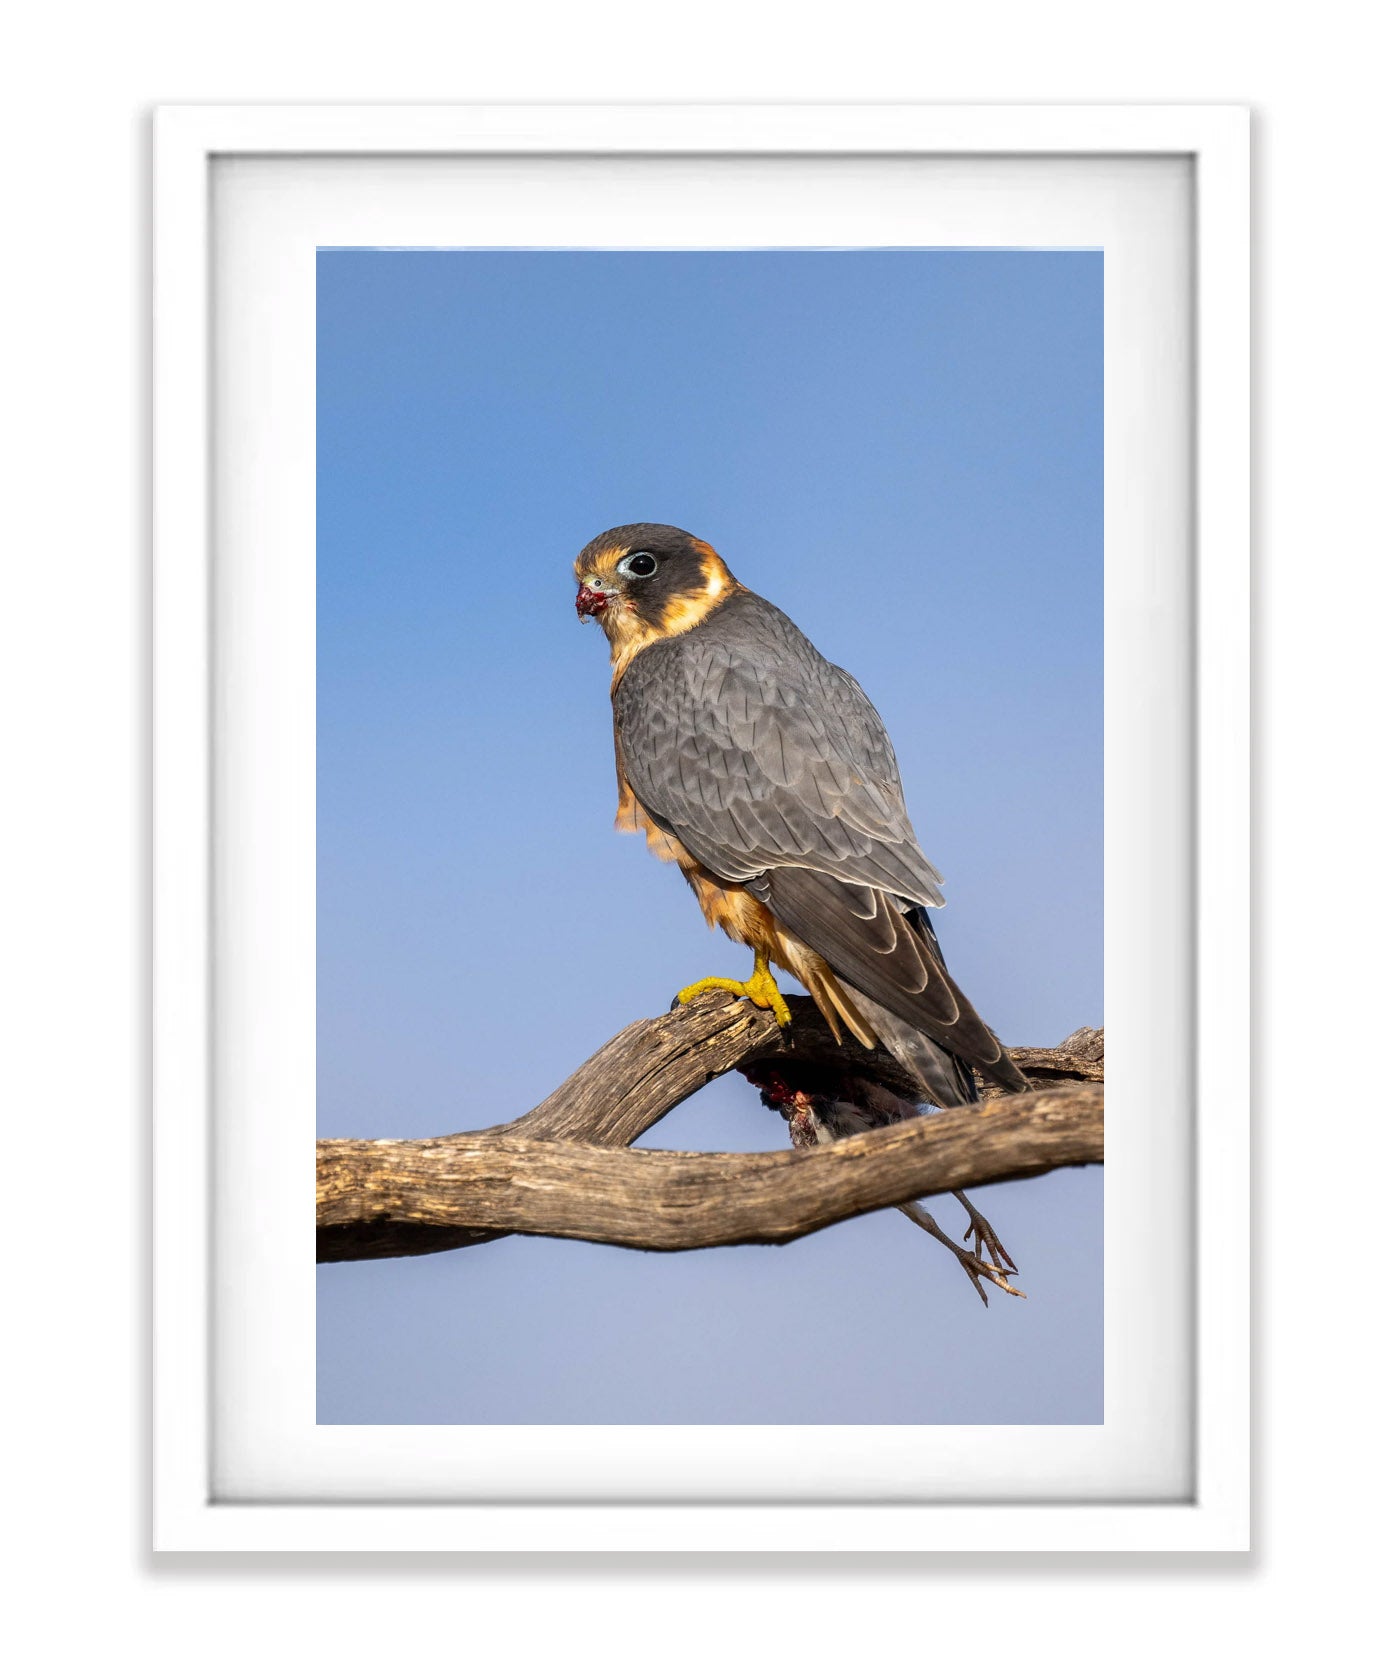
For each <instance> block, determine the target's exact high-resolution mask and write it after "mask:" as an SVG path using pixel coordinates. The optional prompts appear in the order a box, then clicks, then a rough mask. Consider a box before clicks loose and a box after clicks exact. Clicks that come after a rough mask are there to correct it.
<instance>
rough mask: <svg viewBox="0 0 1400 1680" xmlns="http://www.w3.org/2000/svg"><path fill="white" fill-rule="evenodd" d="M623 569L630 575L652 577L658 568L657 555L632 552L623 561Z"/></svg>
mask: <svg viewBox="0 0 1400 1680" xmlns="http://www.w3.org/2000/svg"><path fill="white" fill-rule="evenodd" d="M619 569H620V570H621V571H624V572H626V573H627V574H628V575H629V576H630V577H650V576H651V574H652V573H653V572H654V571H655V570H656V556H655V555H654V554H631V555H629V556H628V557H627V559H626V560H624V561H623V562H622V565H621V567H620V568H619Z"/></svg>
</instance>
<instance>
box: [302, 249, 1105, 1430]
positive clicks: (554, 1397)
mask: <svg viewBox="0 0 1400 1680" xmlns="http://www.w3.org/2000/svg"><path fill="white" fill-rule="evenodd" d="M317 308H318V510H319V531H318V579H319V583H318V589H319V595H318V612H319V631H318V704H319V712H318V750H319V758H318V823H319V827H318V869H319V874H318V915H319V922H318V939H319V946H318V1015H319V1047H318V1065H319V1129H320V1132H321V1134H322V1135H323V1136H361V1137H386V1136H418V1135H423V1136H427V1135H431V1134H434V1133H438V1132H444V1131H453V1130H461V1129H465V1128H468V1127H474V1126H485V1125H491V1124H494V1123H496V1122H499V1121H502V1120H507V1119H510V1118H513V1117H514V1116H515V1115H517V1114H520V1113H523V1112H524V1111H525V1110H526V1109H528V1108H530V1107H531V1106H532V1105H533V1104H534V1103H536V1102H537V1101H538V1100H539V1099H540V1098H541V1097H543V1096H544V1095H545V1094H546V1093H547V1092H548V1091H550V1090H551V1089H552V1088H553V1087H554V1086H555V1085H556V1084H558V1083H559V1081H560V1080H561V1079H563V1078H564V1077H565V1076H566V1075H567V1074H568V1073H569V1072H571V1071H572V1070H573V1069H574V1068H575V1067H576V1066H577V1065H578V1064H579V1063H580V1062H581V1061H583V1060H584V1059H585V1057H587V1056H588V1055H589V1054H591V1053H592V1051H594V1050H595V1049H596V1048H597V1047H598V1046H599V1045H600V1044H602V1043H603V1042H604V1041H605V1040H606V1039H607V1038H609V1037H611V1035H612V1034H613V1033H614V1032H616V1031H617V1030H618V1029H619V1028H620V1027H621V1026H622V1025H624V1024H625V1023H626V1022H628V1021H631V1020H635V1019H636V1018H638V1017H639V1016H644V1015H654V1014H659V1013H661V1012H662V1011H664V1010H665V1008H666V1007H667V1005H668V1003H669V1001H670V999H671V997H672V996H673V995H674V993H675V992H676V991H677V990H678V989H679V987H680V986H682V985H683V984H685V983H687V982H688V981H690V980H694V979H697V978H699V977H700V976H701V975H703V974H709V973H714V972H719V973H732V974H736V975H745V974H747V972H748V967H749V962H748V958H747V954H746V953H745V952H744V951H742V950H741V949H740V948H738V947H736V946H732V945H730V944H729V942H728V941H726V940H725V939H724V938H723V936H722V935H720V934H717V933H711V932H710V931H709V930H708V929H707V928H706V927H705V925H704V922H703V920H702V919H701V917H700V915H699V913H698V911H697V909H696V907H695V904H694V901H693V899H692V897H691V895H690V892H689V890H688V889H687V888H686V886H685V884H684V882H683V881H682V879H681V877H680V875H679V873H678V872H677V871H676V870H674V869H673V868H669V867H667V866H663V865H662V864H660V863H658V862H657V861H655V860H654V859H653V858H651V857H650V856H649V855H648V853H647V852H646V849H645V846H644V845H643V843H642V842H641V840H640V839H639V838H638V837H636V836H623V835H618V834H616V833H614V832H613V829H612V814H613V807H614V802H615V784H614V777H613V762H612V743H611V732H610V721H609V708H608V694H607V689H608V667H607V657H606V647H605V643H604V639H603V636H602V632H601V631H600V630H599V629H598V628H597V627H596V626H595V625H592V624H590V625H588V626H586V627H580V626H579V624H578V623H577V622H576V620H575V617H574V613H573V593H574V585H573V581H572V577H571V572H570V565H571V562H572V560H573V557H574V555H575V554H576V553H577V551H578V550H579V548H581V547H582V546H583V544H584V543H585V542H586V541H587V540H588V539H589V538H590V537H592V536H594V535H595V534H596V533H597V532H598V531H600V530H603V529H604V528H606V527H608V526H611V525H616V524H622V523H625V522H630V521H632V520H659V521H664V522H666V523H670V524H676V525H681V526H684V527H685V528H686V529H688V530H691V531H694V532H696V533H697V534H698V535H700V536H703V537H705V538H707V539H708V540H709V541H711V542H713V543H714V544H715V546H716V547H717V548H718V549H719V551H720V552H721V553H722V554H723V555H724V556H725V558H726V559H727V560H728V561H729V563H730V565H731V567H732V568H733V570H734V571H735V572H736V574H737V575H738V576H739V577H740V578H741V579H742V580H743V581H744V582H745V583H747V584H748V585H749V586H750V587H751V588H753V589H755V590H757V591H758V592H759V593H760V594H763V595H766V596H768V597H769V598H771V599H772V600H774V601H776V602H777V603H778V604H779V605H780V606H782V607H783V608H784V610H785V611H787V612H788V613H789V614H790V615H791V616H792V617H793V618H794V619H796V620H797V622H798V623H799V624H800V625H801V626H802V628H803V629H804V630H805V631H806V632H807V634H808V635H809V636H810V637H811V638H812V640H813V641H815V642H816V644H817V645H818V647H820V648H821V649H822V651H823V652H824V653H826V654H827V655H828V657H830V658H831V659H833V660H835V661H836V662H837V663H838V664H841V665H844V666H845V667H847V669H849V670H850V671H852V672H853V673H854V674H855V675H856V676H857V677H858V678H859V679H860V681H861V682H862V684H863V685H864V686H865V688H866V690H867V692H868V693H869V694H870V696H871V698H872V699H873V700H874V701H875V704H876V705H877V706H878V707H879V709H880V711H881V712H882V714H883V716H884V718H885V721H886V723H887V724H888V726H889V729H890V733H891V735H892V737H893V739H894V742H895V746H896V749H897V751H898V753H899V757H900V763H901V768H902V771H903V775H904V782H905V789H906V793H907V796H908V801H909V807H910V810H911V813H912V815H913V818H914V822H915V826H916V828H917V830H918V833H919V835H920V838H921V840H922V842H923V845H924V849H925V850H926V851H927V852H928V854H929V855H930V856H931V857H932V859H933V861H934V862H935V863H936V864H937V865H938V867H939V868H940V869H941V870H942V872H943V873H944V875H945V876H946V877H947V881H948V886H947V889H946V890H947V893H948V908H947V909H946V910H944V911H942V912H939V913H938V918H937V925H938V931H939V936H940V939H941V940H942V942H943V947H944V951H945V954H946V955H947V957H948V960H949V963H950V965H951V967H952V969H953V972H954V973H955V974H956V976H957V977H958V979H959V981H960V983H961V985H962V986H963V988H964V990H965V991H967V993H968V994H969V995H970V996H971V997H972V999H973V1000H974V1002H975V1003H976V1004H977V1005H978V1007H979V1009H980V1010H981V1012H982V1013H983V1014H984V1015H985V1016H986V1017H987V1018H988V1019H989V1020H990V1021H991V1022H992V1024H993V1025H994V1026H995V1027H996V1028H997V1030H998V1031H999V1032H1000V1033H1001V1035H1002V1036H1003V1038H1005V1039H1006V1040H1007V1041H1009V1042H1011V1043H1022V1044H1026V1043H1031V1044H1053V1043H1055V1042H1057V1041H1058V1040H1059V1039H1061V1038H1062V1037H1063V1036H1064V1035H1065V1034H1066V1033H1068V1032H1070V1031H1071V1030H1073V1029H1074V1028H1076V1027H1080V1026H1085V1025H1097V1024H1098V1023H1100V1022H1101V1021H1102V1018H1103V1000H1102V932H1103V930H1102V891H1101V888H1102V786H1101V780H1102V638H1101V624H1102V615H1101V602H1102V587H1101V585H1102V550H1103V540H1102V457H1103V435H1102V388H1103V361H1102V340H1103V329H1102V319H1103V310H1102V263H1101V258H1100V256H1099V254H1098V253H1096V252H1020V251H1008V252H969V251H888V252H882V251H873V252H872V251H859V252H816V251H814V252H701V253H684V252H675V253H659V252H658V253H640V252H627V253H602V252H597V253H594V252H411V251H383V252H378V251H325V252H322V253H321V254H320V256H319V260H318V284H317ZM646 1143H647V1145H648V1146H654V1147H658V1148H689V1149H772V1148H780V1147H784V1146H785V1145H786V1129H785V1127H784V1126H783V1123H782V1121H781V1119H780V1118H779V1117H778V1116H776V1115H773V1114H770V1113H768V1112H767V1111H766V1110H764V1109H762V1108H761V1107H760V1106H759V1105H758V1102H757V1100H756V1098H755V1096H754V1094H753V1092H752V1089H751V1087H749V1086H748V1085H747V1084H746V1083H745V1082H744V1081H743V1080H742V1079H741V1078H740V1076H738V1075H730V1076H728V1077H726V1078H725V1079H722V1080H720V1081H717V1082H716V1083H715V1084H714V1085H712V1086H710V1087H709V1088H708V1089H707V1090H706V1091H704V1092H702V1093H701V1094H700V1095H699V1096H697V1097H695V1098H694V1099H692V1100H691V1101H690V1102H689V1103H687V1104H686V1105H684V1106H683V1107H682V1108H681V1109H680V1110H678V1111H677V1112H676V1113H674V1114H673V1115H671V1116H670V1117H669V1118H668V1119H667V1120H666V1121H663V1122H662V1124H661V1125H660V1126H658V1127H656V1128H655V1129H654V1130H653V1131H652V1132H651V1133H649V1134H648V1136H647V1139H646ZM974 1200H976V1201H977V1202H978V1203H979V1205H980V1206H981V1207H982V1208H983V1210H984V1211H985V1212H986V1213H987V1214H988V1215H989V1217H991V1219H992V1220H993V1222H994V1223H995V1224H996V1226H997V1228H998V1230H999V1232H1000V1234H1001V1236H1002V1238H1003V1239H1004V1241H1005V1242H1006V1244H1007V1246H1008V1247H1009V1248H1010V1250H1011V1252H1012V1253H1013V1254H1014V1255H1015V1257H1016V1259H1017V1261H1018V1263H1019V1264H1020V1266H1021V1269H1022V1275H1021V1280H1020V1281H1021V1283H1022V1285H1023V1287H1024V1288H1025V1289H1026V1291H1027V1294H1028V1296H1029V1299H1028V1300H1026V1301H1014V1300H1011V1299H1009V1298H1007V1297H999V1298H998V1297H995V1296H994V1299H993V1301H992V1305H991V1308H990V1310H984V1309H983V1308H982V1307H981V1306H980V1305H979V1303H978V1301H977V1299H976V1297H975V1295H974V1294H973V1291H972V1289H971V1287H970V1285H969V1284H968V1283H967V1281H966V1280H965V1278H964V1277H963V1275H962V1273H961V1270H960V1268H959V1267H958V1266H957V1264H956V1262H955V1261H954V1260H953V1259H952V1258H951V1256H949V1255H947V1254H946V1253H945V1252H944V1251H943V1250H942V1249H941V1248H939V1246H938V1245H937V1244H936V1243H934V1242H933V1241H932V1240H931V1239H930V1238H929V1237H927V1236H926V1235H925V1234H924V1233H923V1232H921V1231H919V1230H917V1229H916V1228H915V1227H914V1226H913V1225H912V1224H910V1223H909V1222H908V1221H907V1220H905V1219H904V1218H902V1217H901V1216H900V1215H899V1214H898V1213H896V1212H893V1211H887V1212H881V1213H875V1214H871V1215H867V1216H866V1217H864V1218H861V1219H857V1220H853V1221H850V1222H848V1223H847V1224H844V1225H841V1226H837V1227H835V1228H833V1229H830V1230H827V1231H823V1232H820V1233H818V1234H817V1235H815V1236H813V1237H809V1238H806V1239H804V1240H803V1241H801V1242H798V1243H795V1244H792V1245H789V1246H788V1247H786V1248H772V1249H758V1248H741V1249H731V1250H716V1251H710V1252H702V1253H695V1254H678V1255H652V1254H636V1253H630V1252H626V1251H622V1250H610V1249H606V1248H601V1247H595V1246H592V1245H589V1244H585V1243H573V1242H563V1241H556V1240H552V1239H544V1238H525V1237H512V1238H508V1239H506V1240H504V1241H501V1242H498V1243H493V1244H489V1245H486V1246H484V1247H481V1248H473V1249H467V1250H463V1251H460V1252H458V1253H453V1254H445V1255H437V1256H431V1257H426V1258H420V1259H411V1260H386V1261H373V1262H368V1263H364V1264H355V1265H340V1266H323V1267H320V1268H319V1269H318V1286H319V1309H318V1364H317V1370H318V1419H319V1421H321V1422H323V1423H529V1422H539V1423H775V1424H780V1423H862V1422H866V1423H940V1422H942V1423H978V1422H982V1423H1093V1422H1098V1421H1100V1419H1101V1416H1102V1175H1101V1173H1100V1172H1099V1170H1098V1169H1082V1170H1071V1171H1066V1172H1060V1173H1056V1174H1052V1175H1050V1176H1049V1177H1047V1178H1043V1179H1039V1180H1033V1181H1030V1182H1027V1183H1022V1184H1016V1185H1007V1186H1002V1187H999V1188H996V1189H992V1190H987V1191H983V1192H980V1193H979V1194H978V1195H977V1196H975V1197H974ZM931 1206H932V1210H933V1212H934V1213H935V1216H936V1217H938V1218H939V1219H940V1222H942V1223H943V1224H944V1225H945V1227H946V1228H952V1227H954V1226H957V1233H958V1234H960V1233H961V1229H962V1227H961V1226H960V1225H957V1213H958V1209H957V1205H956V1203H954V1202H952V1201H951V1199H950V1198H941V1199H939V1200H936V1201H935V1202H933V1203H932V1204H931Z"/></svg>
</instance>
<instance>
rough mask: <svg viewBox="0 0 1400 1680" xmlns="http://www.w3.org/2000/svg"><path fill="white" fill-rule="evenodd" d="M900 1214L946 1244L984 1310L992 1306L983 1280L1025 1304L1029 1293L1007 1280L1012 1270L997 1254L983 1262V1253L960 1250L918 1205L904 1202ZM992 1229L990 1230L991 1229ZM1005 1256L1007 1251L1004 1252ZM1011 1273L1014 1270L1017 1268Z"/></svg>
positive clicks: (900, 1205) (931, 1216) (929, 1214)
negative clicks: (979, 1297) (1003, 1263)
mask: <svg viewBox="0 0 1400 1680" xmlns="http://www.w3.org/2000/svg"><path fill="white" fill-rule="evenodd" d="M899 1211H900V1212H901V1213H902V1214H904V1215H905V1217H906V1218H908V1219H912V1220H913V1221H914V1223H915V1224H916V1225H917V1226H918V1227H919V1228H920V1229H921V1230H924V1231H927V1232H928V1234H929V1235H930V1236H931V1237H937V1238H938V1240H939V1242H941V1243H942V1244H943V1246H944V1248H946V1249H947V1250H948V1251H949V1253H951V1254H953V1255H955V1256H956V1257H957V1261H958V1264H959V1265H960V1266H961V1267H962V1269H963V1271H964V1272H965V1273H966V1274H967V1279H968V1282H969V1283H970V1284H971V1285H972V1287H973V1288H974V1289H975V1290H976V1291H977V1293H978V1295H979V1296H981V1298H982V1305H983V1306H984V1307H985V1306H989V1305H990V1304H991V1303H990V1302H989V1301H988V1300H987V1291H986V1290H985V1289H984V1288H983V1287H982V1280H983V1279H984V1278H985V1279H986V1281H987V1282H988V1283H994V1284H995V1285H996V1286H997V1288H998V1289H1004V1290H1005V1291H1006V1293H1007V1294H1008V1295H1015V1296H1016V1297H1017V1298H1018V1299H1020V1300H1022V1301H1024V1300H1025V1298H1026V1292H1025V1290H1024V1289H1017V1288H1016V1287H1015V1285H1014V1284H1012V1282H1011V1281H1010V1279H1009V1278H1008V1277H1007V1271H1008V1268H1007V1267H1005V1266H1002V1265H999V1264H998V1262H997V1259H996V1256H995V1254H994V1255H992V1257H991V1258H990V1259H987V1260H984V1259H982V1257H981V1255H980V1253H978V1254H973V1253H971V1252H970V1251H969V1250H967V1249H965V1248H962V1247H960V1246H959V1245H958V1244H957V1243H956V1242H954V1241H953V1239H952V1238H951V1237H950V1236H949V1235H948V1233H947V1232H946V1231H945V1230H943V1229H942V1227H941V1226H940V1225H939V1224H938V1223H937V1221H936V1220H935V1219H934V1217H933V1215H932V1214H931V1213H929V1212H928V1211H927V1210H926V1209H924V1208H921V1207H920V1206H919V1204H918V1203H917V1202H901V1203H900V1204H899ZM988 1229H989V1230H990V1226H989V1227H988ZM993 1235H995V1233H993ZM999 1246H1000V1245H998V1247H999ZM1003 1252H1005V1251H1004V1250H1003ZM1010 1269H1011V1270H1014V1267H1013V1268H1010Z"/></svg>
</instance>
